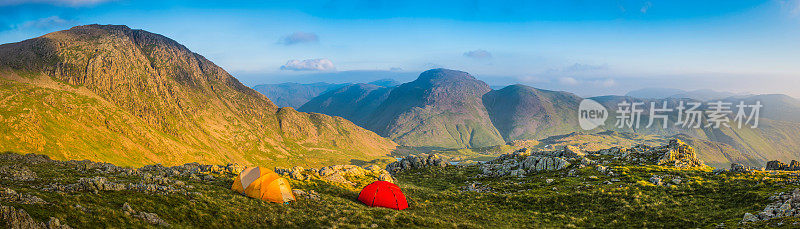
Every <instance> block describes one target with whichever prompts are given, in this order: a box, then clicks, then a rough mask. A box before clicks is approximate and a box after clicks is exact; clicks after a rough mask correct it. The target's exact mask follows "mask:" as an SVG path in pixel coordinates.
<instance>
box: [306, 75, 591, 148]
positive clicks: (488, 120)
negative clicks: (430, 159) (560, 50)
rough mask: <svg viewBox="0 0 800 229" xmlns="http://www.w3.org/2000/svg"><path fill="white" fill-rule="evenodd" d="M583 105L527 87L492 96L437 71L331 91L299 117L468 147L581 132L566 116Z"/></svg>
mask: <svg viewBox="0 0 800 229" xmlns="http://www.w3.org/2000/svg"><path fill="white" fill-rule="evenodd" d="M554 101H559V102H561V103H554ZM579 102H580V97H578V96H575V95H573V94H571V93H566V92H555V91H546V90H539V89H535V88H532V87H528V86H524V85H512V86H509V87H506V88H504V89H501V90H492V89H491V88H489V86H488V85H486V83H484V82H482V81H480V80H477V79H475V77H473V76H471V75H469V74H468V73H466V72H462V71H455V70H448V69H433V70H429V71H425V72H423V73H422V74H420V76H419V78H418V79H417V80H414V81H412V82H409V83H405V84H402V85H399V86H397V87H393V88H387V87H366V86H364V85H361V86H349V87H345V88H343V89H341V90H337V91H331V92H328V93H325V94H322V95H320V96H319V97H317V98H314V99H312V100H311V101H309V102H308V103H306V104H305V105H303V106H302V107H300V108H299V110H301V111H305V112H319V113H324V114H330V115H336V116H341V117H345V118H347V119H350V120H352V121H353V122H354V123H356V124H359V125H361V126H363V127H366V128H367V129H370V130H373V131H375V132H376V133H378V134H380V135H382V136H386V137H389V138H391V139H392V140H394V141H396V142H398V143H399V144H401V145H406V146H416V147H432V148H465V147H467V148H468V147H485V146H493V145H500V144H505V142H506V141H511V140H518V139H528V138H533V139H536V138H541V137H545V136H547V135H551V134H558V133H563V132H565V131H575V130H576V129H575V128H576V127H577V120H576V119H575V118H571V116H570V115H568V114H571V113H572V112H570V110H572V109H577V104H578V103H579Z"/></svg>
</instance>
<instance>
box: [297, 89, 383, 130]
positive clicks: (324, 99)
mask: <svg viewBox="0 0 800 229" xmlns="http://www.w3.org/2000/svg"><path fill="white" fill-rule="evenodd" d="M393 89H394V87H383V86H377V85H373V84H352V85H349V86H345V87H342V88H339V89H336V90H332V91H329V92H326V93H324V94H322V95H320V96H317V97H316V98H313V99H311V101H308V102H307V103H305V104H304V105H303V106H301V107H300V108H298V110H301V111H303V112H315V113H324V114H327V115H332V116H339V117H345V118H347V119H348V120H350V121H352V122H353V123H355V124H357V125H359V126H366V124H367V119H368V118H369V116H370V114H372V113H373V112H375V110H376V109H377V108H378V106H380V105H381V103H383V101H385V100H386V98H387V97H388V96H389V93H391V92H392V90H393Z"/></svg>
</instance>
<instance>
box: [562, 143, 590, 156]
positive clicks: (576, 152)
mask: <svg viewBox="0 0 800 229" xmlns="http://www.w3.org/2000/svg"><path fill="white" fill-rule="evenodd" d="M562 156H563V157H569V158H576V157H583V156H586V153H584V152H583V150H581V149H579V148H578V147H575V146H565V147H564V152H563V154H562Z"/></svg>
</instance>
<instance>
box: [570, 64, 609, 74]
mask: <svg viewBox="0 0 800 229" xmlns="http://www.w3.org/2000/svg"><path fill="white" fill-rule="evenodd" d="M607 69H608V65H606V64H604V65H592V64H579V63H575V64H573V65H570V66H567V67H565V68H563V69H562V71H563V72H585V71H599V70H607Z"/></svg>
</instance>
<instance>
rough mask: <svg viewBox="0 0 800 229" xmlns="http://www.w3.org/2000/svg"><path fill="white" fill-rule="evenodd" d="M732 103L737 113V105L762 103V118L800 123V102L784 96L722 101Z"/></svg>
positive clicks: (751, 97) (731, 98) (772, 95)
mask: <svg viewBox="0 0 800 229" xmlns="http://www.w3.org/2000/svg"><path fill="white" fill-rule="evenodd" d="M722 101H725V102H729V103H732V105H731V108H732V109H734V112H736V105H738V104H739V102H744V103H745V104H746V105H753V104H756V102H760V103H761V105H762V106H763V107H762V108H761V111H760V117H763V118H767V119H772V120H777V121H788V122H800V100H797V99H795V98H792V97H790V96H788V95H782V94H765V95H752V96H735V97H728V98H725V99H722Z"/></svg>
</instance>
